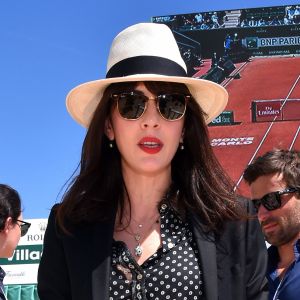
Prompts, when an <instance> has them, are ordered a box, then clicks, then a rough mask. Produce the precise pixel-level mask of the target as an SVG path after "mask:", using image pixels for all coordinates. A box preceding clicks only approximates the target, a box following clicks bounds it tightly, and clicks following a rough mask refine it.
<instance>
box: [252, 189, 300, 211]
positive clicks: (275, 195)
mask: <svg viewBox="0 0 300 300" xmlns="http://www.w3.org/2000/svg"><path fill="white" fill-rule="evenodd" d="M298 191H299V189H297V188H291V187H290V188H286V189H285V190H283V191H277V192H272V193H268V194H266V195H264V196H263V197H262V198H260V199H253V200H252V202H253V204H254V207H255V209H256V212H258V209H259V207H260V206H261V205H263V206H264V207H265V208H266V209H267V210H269V211H270V210H275V209H278V208H280V207H281V195H285V194H292V193H296V192H298Z"/></svg>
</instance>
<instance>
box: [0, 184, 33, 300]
mask: <svg viewBox="0 0 300 300" xmlns="http://www.w3.org/2000/svg"><path fill="white" fill-rule="evenodd" d="M29 227H30V223H28V222H24V221H23V217H22V211H21V200H20V197H19V194H18V193H17V191H15V190H14V189H13V188H11V187H10V186H8V185H5V184H0V257H1V258H9V257H11V256H13V253H14V251H15V249H16V247H17V245H18V243H19V240H20V237H21V236H24V235H25V234H26V233H27V231H28V229H29ZM4 277H5V272H4V270H3V269H2V268H1V267H0V299H1V300H2V299H6V298H5V295H4V287H3V279H4Z"/></svg>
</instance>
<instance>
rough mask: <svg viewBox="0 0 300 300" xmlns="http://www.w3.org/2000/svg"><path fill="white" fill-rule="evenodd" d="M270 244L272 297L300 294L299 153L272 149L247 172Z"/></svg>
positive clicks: (260, 218) (270, 286) (269, 272)
mask: <svg viewBox="0 0 300 300" xmlns="http://www.w3.org/2000/svg"><path fill="white" fill-rule="evenodd" d="M244 179H245V181H246V182H247V183H248V184H249V186H250V190H251V196H252V201H253V202H254V206H255V208H256V210H257V216H258V220H259V222H260V224H261V228H262V231H263V233H264V236H265V238H266V240H267V242H268V243H270V244H271V246H270V247H269V249H268V253H269V263H268V271H267V278H268V281H269V288H270V296H269V299H273V300H275V299H278V300H279V299H288V300H296V299H297V300H298V299H299V297H300V152H299V151H295V150H278V149H275V150H273V151H269V152H267V153H265V154H264V155H262V156H260V157H258V158H256V160H255V161H254V162H253V163H251V164H250V165H249V166H248V167H247V168H246V170H245V172H244Z"/></svg>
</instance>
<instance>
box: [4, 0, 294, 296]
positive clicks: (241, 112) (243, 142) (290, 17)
mask: <svg viewBox="0 0 300 300" xmlns="http://www.w3.org/2000/svg"><path fill="white" fill-rule="evenodd" d="M299 7H300V5H299V6H297V5H293V6H277V7H265V8H254V9H242V10H226V11H211V12H195V13H191V14H184V15H169V16H156V17H153V18H152V22H162V23H165V24H167V25H168V26H170V28H171V29H172V30H173V32H174V36H175V38H176V39H177V42H178V45H179V47H180V49H181V53H182V56H183V58H184V60H185V61H186V63H187V66H188V70H189V75H190V76H193V77H196V78H206V79H208V80H212V81H215V82H218V83H220V84H222V85H223V86H224V87H225V88H226V89H227V91H228V93H229V99H230V100H229V103H228V105H227V107H226V109H225V111H224V112H223V113H222V114H221V115H220V116H218V117H217V118H216V119H215V120H214V121H213V122H212V123H211V124H210V126H209V131H210V135H211V144H212V146H213V149H214V151H215V154H216V155H217V157H218V159H219V160H220V162H221V164H222V165H223V166H224V167H225V169H226V171H227V172H228V174H229V175H230V177H231V178H232V180H233V181H234V182H235V184H236V188H237V189H238V191H239V192H240V193H241V194H243V195H245V196H249V192H248V189H247V186H246V185H245V184H244V182H243V181H242V173H243V170H244V168H245V167H246V165H247V164H248V163H250V162H251V161H252V160H253V159H254V158H255V157H256V156H257V155H260V154H262V153H264V152H265V151H267V150H269V149H272V148H273V147H284V148H289V149H293V148H295V149H296V148H297V149H299V148H300V138H299V130H300V122H299V120H300V83H299V81H300V71H299V70H300V56H299V55H300V50H299V49H300V47H299V46H300V10H299ZM196 16H197V17H196ZM27 221H29V222H31V223H32V224H33V225H32V227H31V228H30V229H29V232H28V235H26V236H25V237H22V239H21V241H20V244H19V246H18V247H17V249H16V251H15V253H14V256H13V257H12V258H10V259H8V260H6V259H1V260H0V265H2V266H3V268H4V270H5V271H6V272H7V276H6V278H5V282H4V283H5V291H6V294H7V296H8V299H14V300H17V299H38V296H37V292H36V274H37V268H38V263H39V259H40V257H41V255H42V243H43V237H44V231H45V228H46V224H47V220H46V219H32V220H27Z"/></svg>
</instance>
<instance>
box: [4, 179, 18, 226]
mask: <svg viewBox="0 0 300 300" xmlns="http://www.w3.org/2000/svg"><path fill="white" fill-rule="evenodd" d="M20 214H21V199H20V196H19V194H18V192H17V191H16V190H14V189H13V188H12V187H10V186H8V185H6V184H0V231H1V230H3V229H4V228H5V222H6V220H7V218H9V217H11V218H12V223H13V224H16V223H17V221H18V218H19V216H20Z"/></svg>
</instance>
